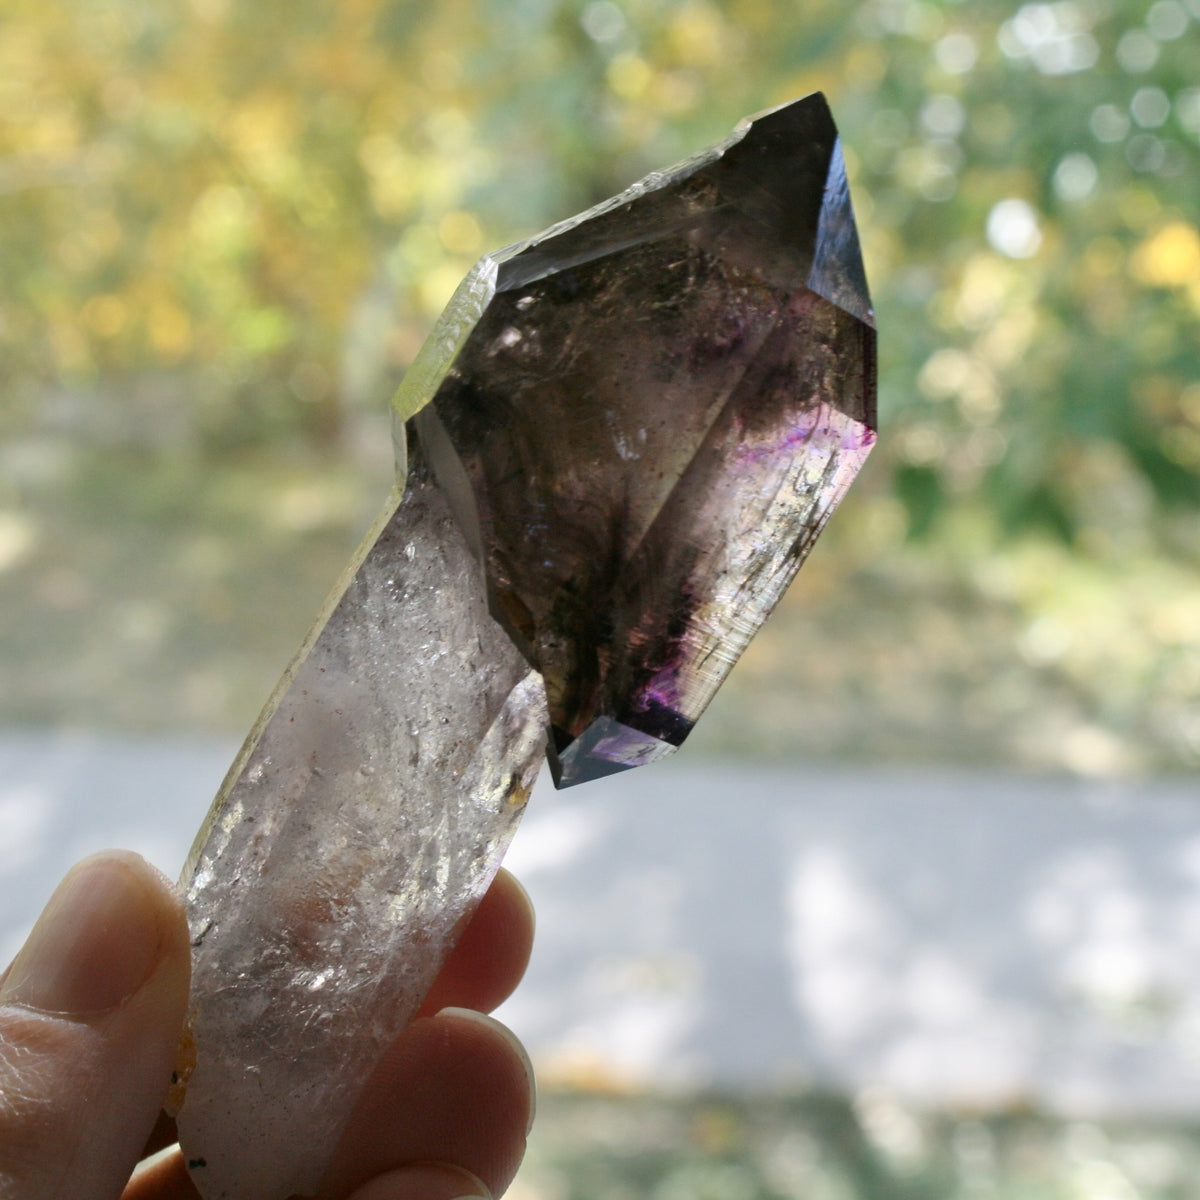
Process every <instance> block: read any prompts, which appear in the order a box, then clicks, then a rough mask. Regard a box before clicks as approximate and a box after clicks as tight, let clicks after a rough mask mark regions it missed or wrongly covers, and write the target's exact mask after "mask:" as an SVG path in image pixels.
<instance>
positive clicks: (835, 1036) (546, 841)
mask: <svg viewBox="0 0 1200 1200" xmlns="http://www.w3.org/2000/svg"><path fill="white" fill-rule="evenodd" d="M235 750H236V746H235V745H233V744H232V743H227V742H223V741H210V742H198V741H183V740H180V741H168V740H162V739H156V740H146V741H138V740H134V739H123V738H116V737H98V736H97V737H91V736H68V735H62V736H56V735H39V734H33V733H24V732H12V733H10V734H8V735H5V736H0V896H2V897H3V901H4V903H3V911H2V913H0V955H2V956H3V957H4V959H5V960H7V958H8V957H10V956H11V955H12V953H13V952H14V950H15V949H16V947H17V946H18V945H19V944H20V940H21V939H22V937H23V936H24V933H25V932H26V931H27V929H28V927H29V925H30V924H31V922H32V921H33V919H34V917H35V916H36V914H37V912H38V910H39V909H40V907H41V905H42V904H43V903H44V901H45V899H46V897H47V896H48V895H49V893H50V891H51V890H52V888H53V886H54V884H55V882H56V881H57V879H58V877H59V876H60V875H61V874H62V873H63V871H64V870H65V869H66V868H67V867H68V866H69V865H70V863H72V862H73V861H75V860H76V859H77V858H78V857H80V856H81V855H82V854H86V853H88V852H89V851H91V850H94V849H98V848H99V847H101V846H105V845H122V846H128V847H131V848H133V849H136V850H139V851H141V852H142V853H143V854H145V855H147V857H149V858H150V859H151V861H153V862H155V863H157V864H158V865H159V866H160V867H161V868H163V869H164V870H165V871H167V873H168V874H171V875H174V874H176V873H177V872H178V869H179V866H180V864H181V863H182V861H183V858H184V855H185V854H186V851H187V847H188V844H189V842H190V840H191V837H192V835H193V833H194V831H195V829H196V827H197V826H198V824H199V822H200V819H201V817H202V815H203V813H204V810H205V808H206V807H207V804H208V801H209V799H210V797H211V795H212V793H213V792H214V791H215V789H216V787H217V785H218V784H219V782H220V779H221V776H222V774H223V773H224V771H225V768H226V767H227V765H228V763H229V761H230V760H231V758H232V756H233V753H234V751H235ZM508 865H509V866H510V867H511V868H512V869H513V870H515V871H516V872H517V873H518V874H519V875H520V877H521V878H522V880H523V881H524V882H525V884H526V885H527V887H528V888H529V890H530V893H531V895H532V896H533V899H534V903H535V905H536V906H537V909H538V921H539V925H538V938H537V945H536V949H535V954H534V960H533V963H532V964H531V966H530V970H529V974H528V977H527V980H526V982H525V984H524V985H523V986H522V988H521V990H520V992H519V993H518V994H517V996H515V997H514V998H513V999H512V1000H510V1001H509V1002H508V1004H506V1005H505V1007H504V1008H503V1009H502V1010H501V1012H500V1016H501V1018H502V1019H504V1020H505V1021H507V1022H508V1023H509V1024H510V1025H511V1026H512V1027H513V1028H514V1029H515V1030H516V1031H517V1032H518V1033H519V1034H520V1035H521V1036H522V1037H523V1038H525V1040H526V1041H527V1042H528V1043H529V1045H530V1046H531V1049H532V1051H533V1054H534V1057H535V1060H536V1061H537V1062H538V1064H539V1067H540V1068H541V1070H542V1071H543V1072H544V1074H545V1075H546V1077H547V1078H549V1079H551V1080H558V1081H560V1082H561V1081H566V1082H575V1083H581V1084H589V1085H593V1086H597V1085H599V1086H609V1087H626V1086H629V1087H639V1086H647V1085H649V1086H655V1087H668V1088H671V1087H691V1086H694V1085H698V1084H699V1085H717V1086H737V1087H741V1086H749V1087H754V1088H759V1087H764V1086H776V1085H778V1086H782V1087H792V1086H796V1085H803V1084H807V1083H813V1082H824V1083H831V1084H836V1085H839V1086H844V1087H848V1088H854V1089H857V1088H860V1087H868V1086H876V1087H882V1088H885V1089H888V1090H891V1091H894V1092H895V1093H897V1094H898V1095H899V1096H901V1097H904V1098H907V1099H909V1100H911V1101H915V1102H918V1103H929V1104H934V1105H939V1106H942V1105H950V1106H957V1107H963V1106H965V1107H975V1106H980V1107H992V1106H995V1105H1020V1104H1025V1103H1034V1104H1044V1105H1047V1106H1049V1107H1050V1108H1053V1109H1056V1110H1059V1111H1062V1112H1066V1113H1070V1114H1096V1115H1100V1114H1124V1113H1132V1114H1140V1115H1145V1114H1149V1113H1181V1114H1182V1113H1189V1114H1194V1112H1195V1111H1196V1110H1197V1109H1198V1108H1200V789H1198V788H1197V786H1196V784H1195V783H1194V782H1189V781H1186V780H1179V781H1145V782H1092V781H1085V780H1080V779H1074V778H1065V777H1064V778H1046V777H1036V776H1028V777H1027V776H1020V775H1001V774H997V773H978V774H974V773H967V772H957V771H956V772H949V771H947V772H941V771H933V770H918V769H907V768H884V767H867V768H861V769H856V768H853V767H838V768H833V767H828V768H826V767H803V768H796V769H794V770H790V769H789V770H786V771H784V770H763V769H754V768H751V767H746V766H741V765H716V764H713V763H711V762H707V761H705V760H704V759H701V758H697V757H695V756H692V757H689V756H688V755H687V754H686V752H685V753H684V754H683V755H681V756H679V757H678V758H676V759H675V760H673V761H670V762H667V763H664V764H661V765H659V766H655V767H653V768H650V769H647V770H643V771H635V772H631V773H628V774H626V775H623V776H618V777H616V778H614V779H611V780H607V781H602V782H600V783H595V784H591V785H587V786H585V787H583V788H578V789H575V790H573V791H568V792H564V793H555V792H554V791H553V789H552V788H551V787H549V785H548V781H546V782H545V783H544V784H543V786H541V787H540V788H539V790H538V792H537V793H536V794H535V796H534V799H533V801H532V802H531V806H530V809H529V813H528V815H527V817H526V819H525V822H524V824H523V826H522V828H521V831H520V832H519V834H518V836H517V840H516V842H515V844H514V846H513V850H512V852H511V854H510V856H509V859H508Z"/></svg>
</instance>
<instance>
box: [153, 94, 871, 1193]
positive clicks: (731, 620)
mask: <svg viewBox="0 0 1200 1200" xmlns="http://www.w3.org/2000/svg"><path fill="white" fill-rule="evenodd" d="M395 410H396V415H397V417H398V427H399V428H401V429H402V430H403V433H402V436H401V437H400V438H399V439H398V441H399V444H400V450H401V453H400V454H399V455H398V458H399V459H400V470H399V472H398V474H399V483H398V486H397V488H396V490H395V491H394V493H393V495H392V496H391V497H390V498H389V501H388V503H387V505H386V506H385V509H384V511H383V513H382V514H381V516H380V518H379V521H378V522H377V523H376V526H375V528H374V529H373V530H372V532H371V534H370V535H368V538H367V539H366V541H365V542H364V543H363V546H362V548H361V549H360V551H359V553H358V555H357V556H356V557H355V559H354V561H353V562H352V563H351V564H350V567H349V568H348V570H347V572H346V574H345V575H344V577H343V580H342V582H341V583H340V584H339V585H338V587H337V588H336V589H335V591H334V594H333V596H332V597H331V599H330V601H329V603H328V604H327V606H326V608H325V610H324V612H323V613H322V615H321V617H320V618H319V619H318V621H317V624H316V626H315V627H314V630H313V632H312V633H311V634H310V636H309V638H308V639H307V640H306V642H305V643H304V645H303V646H302V647H301V649H300V652H299V653H298V655H297V657H296V660H295V661H294V663H293V664H292V666H291V667H290V668H289V670H288V672H287V673H286V674H285V676H284V678H283V680H282V681H281V682H280V684H279V686H278V688H277V689H276V692H275V694H274V696H273V697H272V699H271V701H270V703H269V704H268V706H267V708H266V710H265V711H264V713H263V715H262V716H261V717H260V718H259V721H258V723H257V724H256V726H255V728H254V730H253V731H252V732H251V734H250V737H249V738H248V739H247V742H246V745H245V747H244V748H243V750H242V752H241V754H240V755H239V757H238V759H237V761H236V762H235V763H234V765H233V767H232V768H231V770H230V773H229V776H228V777H227V779H226V782H225V784H224V785H223V786H222V789H221V791H220V793H219V794H218V797H217V799H216V801H215V802H214V805H213V809H212V811H211V812H210V814H209V817H208V820H207V821H206V823H205V826H204V828H203V829H202V830H201V832H200V834H199V836H198V838H197V841H196V844H195V846H194V848H193V851H192V855H191V857H190V859H189V862H188V864H187V866H186V867H185V870H184V877H183V884H184V887H185V890H186V895H187V903H188V910H189V920H190V922H191V929H192V937H193V946H194V962H193V986H192V997H191V1005H190V1011H189V1018H188V1035H187V1037H186V1039H185V1045H184V1047H183V1049H182V1050H181V1054H180V1062H179V1069H178V1077H179V1078H178V1085H177V1087H176V1089H175V1092H174V1096H173V1104H174V1106H175V1108H176V1109H177V1110H178V1122H179V1130H180V1140H181V1145H182V1147H183V1150H184V1157H185V1160H186V1161H187V1162H188V1164H189V1167H190V1169H191V1176H192V1179H193V1180H194V1182H195V1184H196V1186H197V1187H198V1189H199V1190H200V1193H201V1194H202V1195H203V1196H204V1197H206V1200H218V1198H230V1200H232V1197H235V1196H236V1197H238V1198H239V1200H281V1198H282V1197H284V1196H287V1195H289V1194H292V1193H304V1194H311V1193H312V1192H314V1191H315V1190H317V1188H318V1187H319V1186H320V1181H321V1176H322V1173H323V1171H324V1170H325V1168H326V1166H327V1165H328V1163H329V1161H330V1158H331V1155H332V1151H333V1148H334V1146H335V1145H336V1143H337V1139H338V1137H339V1136H340V1134H341V1132H342V1130H343V1129H344V1127H345V1124H346V1121H347V1119H348V1117H349V1115H350V1111H351V1109H352V1107H353V1104H354V1101H355V1099H356V1098H357V1095H358V1089H359V1087H360V1086H361V1083H362V1081H363V1079H364V1078H365V1076H366V1075H367V1074H368V1073H369V1072H370V1069H371V1067H372V1065H373V1064H374V1063H375V1062H377V1061H378V1059H379V1057H380V1056H381V1054H382V1052H383V1049H384V1048H385V1047H386V1046H387V1045H388V1044H389V1043H390V1042H391V1041H392V1040H393V1039H394V1038H395V1037H396V1036H398V1035H399V1033H400V1032H402V1030H403V1029H404V1027H405V1026H406V1025H407V1023H408V1022H409V1021H410V1020H411V1018H412V1015H413V1014H414V1013H415V1012H416V1010H417V1008H418V1007H419V1005H420V1002H421V1000H422V999H423V997H424V995H425V991H426V989H427V988H428V987H429V984H430V982H431V981H432V979H433V977H434V975H435V974H436V972H437V970H438V968H439V966H440V964H441V963H442V962H443V961H444V958H445V955H446V954H447V953H448V951H449V949H450V948H451V947H452V945H453V943H454V940H455V938H456V936H457V933H458V931H459V930H460V929H461V928H462V926H463V924H464V922H465V921H466V920H467V919H468V918H469V915H470V913H471V911H472V910H473V908H474V905H475V904H476V902H477V901H478V899H479V897H480V896H481V895H482V893H483V891H484V889H485V888H486V887H487V885H488V882H489V881H490V879H491V878H492V876H493V874H494V872H495V871H496V869H497V867H498V866H499V862H500V859H501V857H502V855H503V853H504V849H505V847H506V845H507V842H508V839H509V837H510V835H511V833H512V831H513V829H514V828H515V825H516V823H517V820H518V819H519V816H520V813H521V810H522V807H523V805H524V803H525V800H526V798H527V796H528V794H529V789H530V787H531V785H532V782H533V779H534V776H535V775H536V773H537V771H538V768H539V766H540V764H541V762H542V760H543V757H544V756H546V755H548V757H549V760H550V765H551V769H552V772H553V774H554V778H555V781H556V782H557V783H558V784H559V785H560V786H565V785H569V784H574V783H579V782H582V781H584V780H588V779H593V778H597V777H599V776H603V775H607V774H611V773H613V772H616V771H622V770H626V769H628V768H631V767H636V766H641V765H643V764H645V763H649V762H653V761H654V760H656V759H658V758H661V757H662V756H663V755H664V754H667V753H670V752H671V751H672V750H674V749H675V748H676V747H677V746H678V745H679V744H680V743H681V742H682V741H683V740H684V739H685V738H686V736H687V734H688V732H689V731H690V730H691V728H692V727H693V725H694V724H695V722H696V720H697V719H698V717H699V716H700V714H701V712H702V711H703V709H704V707H705V705H706V704H707V703H708V701H709V700H710V699H711V697H712V695H713V693H714V692H715V691H716V689H717V687H718V686H719V685H720V683H721V681H722V680H723V679H724V678H725V676H726V675H727V673H728V671H729V669H730V667H731V666H732V665H733V663H734V662H735V661H736V659H737V657H738V656H739V654H740V653H741V652H742V650H743V649H744V647H745V646H746V644H747V642H748V641H749V639H750V638H751V637H752V636H753V634H754V633H755V631H756V630H757V629H758V627H759V626H760V625H761V624H762V622H763V620H764V619H765V618H766V616H767V614H768V613H769V612H770V610H771V608H772V607H773V605H774V604H775V602H776V601H777V600H778V599H779V597H780V596H781V595H782V593H783V591H784V589H785V588H786V587H787V584H788V583H789V581H790V580H791V578H792V577H793V575H794V574H795V572H796V570H797V569H798V568H799V566H800V564H801V562H802V561H803V559H804V557H805V555H806V554H807V553H808V551H809V549H810V548H811V546H812V544H813V542H814V541H815V539H816V537H817V535H818V534H819V533H820V531H821V529H822V528H823V526H824V524H825V522H826V520H828V518H829V516H830V514H831V512H832V511H833V509H834V507H835V506H836V505H837V503H838V501H839V500H840V498H841V497H842V495H843V494H844V492H845V490H846V488H847V487H848V486H849V484H850V482H851V480H852V479H853V477H854V475H855V474H856V472H857V471H858V469H859V468H860V466H861V465H862V463H863V461H864V459H865V457H866V455H867V452H868V451H869V449H870V447H871V445H872V443H873V442H874V439H875V331H874V321H873V315H872V310H871V306H870V300H869V297H868V293H867V286H866V280H865V276H864V272H863V265H862V257H861V253H860V250H859V244H858V236H857V232H856V230H855V225H854V219H853V215H852V211H851V205H850V198H849V193H848V189H847V185H846V177H845V170H844V165H843V161H842V154H841V149H840V146H839V142H838V136H837V132H836V129H835V128H834V124H833V121H832V118H831V117H830V114H829V110H828V108H827V106H826V104H825V101H824V98H823V97H821V96H820V95H813V96H809V97H806V98H805V99H803V100H799V101H796V102H795V103H793V104H789V105H785V106H783V107H781V108H778V109H774V110H772V111H769V112H767V113H764V114H761V115H759V116H757V117H755V118H751V119H748V120H746V121H743V122H742V123H741V124H740V125H739V126H738V128H737V129H736V130H735V131H734V132H733V134H732V135H731V136H730V137H729V138H728V139H726V140H725V141H724V142H722V143H720V144H719V145H717V146H715V147H713V148H712V149H710V150H708V151H706V152H704V153H703V154H700V155H698V156H696V157H695V158H692V159H689V160H687V161H686V162H684V163H681V164H680V165H679V166H677V167H675V168H672V169H670V170H666V171H662V172H656V173H654V174H652V175H650V176H648V177H647V178H646V179H643V180H642V181H640V182H639V183H637V184H635V185H634V186H633V187H631V188H630V189H628V190H627V191H626V192H624V193H622V194H621V195H619V196H617V197H615V198H613V199H612V200H609V201H607V202H606V203H604V204H601V205H599V206H598V207H596V208H594V209H592V210H590V211H589V212H586V213H584V214H582V215H581V216H578V217H575V218H573V219H572V220H569V221H566V222H564V223H562V224H561V225H558V226H555V227H554V228H552V229H550V230H548V231H547V232H545V233H543V234H541V235H539V236H538V237H535V238H532V239H530V240H529V241H527V242H523V243H520V244H518V245H516V246H512V247H509V248H508V249H506V250H502V251H500V252H498V253H496V254H493V255H487V256H485V257H484V258H483V259H482V260H481V261H480V262H479V264H478V265H477V266H476V267H475V269H474V270H473V271H472V272H471V274H470V275H469V276H468V277H467V279H466V280H465V281H464V282H463V284H462V286H461V287H460V288H459V291H458V292H457V293H456V295H455V297H454V298H453V300H452V301H451V303H450V305H449V307H448V308H447V310H446V312H445V314H444V315H443V317H442V319H441V320H440V321H439V323H438V325H437V327H436V328H435V329H434V331H433V333H432V335H431V336H430V339H429V341H428V342H427V343H426V345H425V347H424V348H423V349H422V351H421V353H420V355H419V356H418V358H417V361H416V362H415V363H414V364H413V366H412V368H411V369H410V371H409V373H408V375H407V377H406V379H405V381H404V383H403V384H402V386H401V389H400V392H399V393H398V394H397V398H396V401H395Z"/></svg>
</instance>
